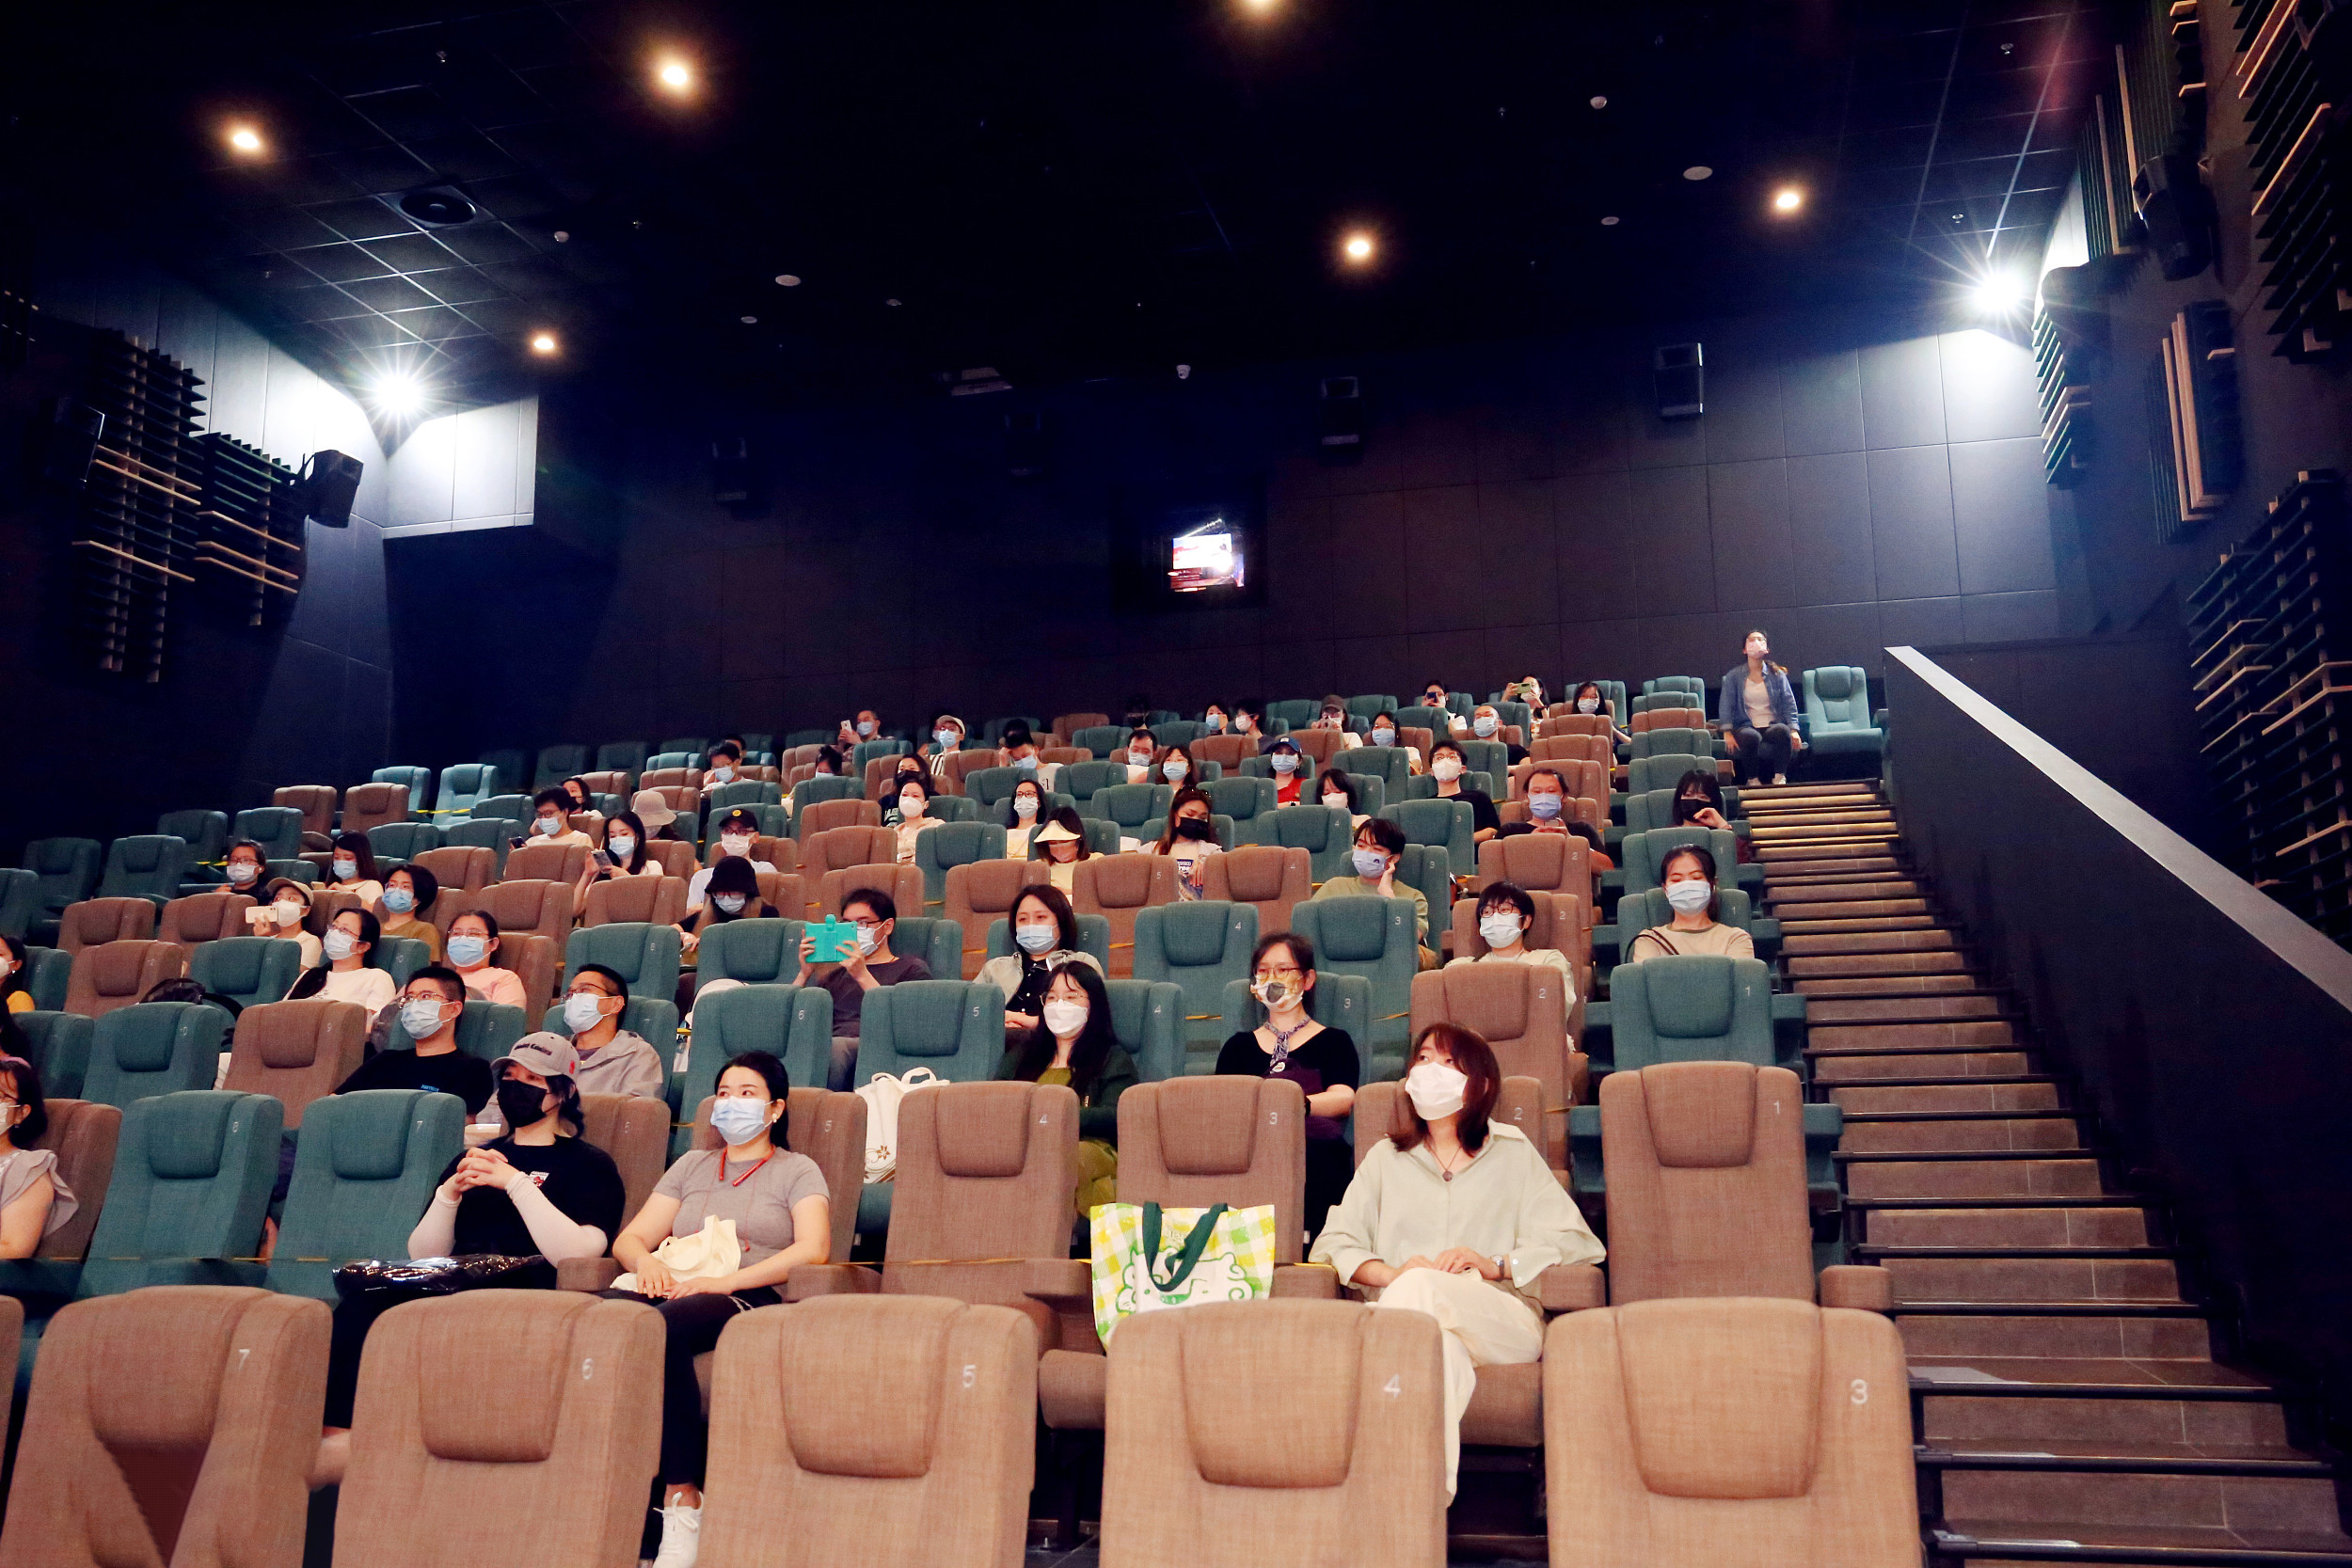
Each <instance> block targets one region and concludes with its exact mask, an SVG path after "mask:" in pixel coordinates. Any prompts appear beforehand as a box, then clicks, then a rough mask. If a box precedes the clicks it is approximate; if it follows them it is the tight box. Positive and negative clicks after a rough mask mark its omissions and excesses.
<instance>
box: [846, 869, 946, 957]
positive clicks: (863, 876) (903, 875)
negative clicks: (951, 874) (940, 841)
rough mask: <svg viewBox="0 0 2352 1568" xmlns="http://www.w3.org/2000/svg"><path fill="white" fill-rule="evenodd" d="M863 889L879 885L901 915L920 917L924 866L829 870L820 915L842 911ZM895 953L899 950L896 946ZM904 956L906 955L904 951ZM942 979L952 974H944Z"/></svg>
mask: <svg viewBox="0 0 2352 1568" xmlns="http://www.w3.org/2000/svg"><path fill="white" fill-rule="evenodd" d="M860 888H877V889H879V890H881V891H882V892H883V893H886V894H888V895H890V902H891V903H892V905H893V906H895V907H896V908H897V910H898V913H899V914H900V915H901V916H916V917H919V916H920V915H921V913H922V910H923V870H922V867H920V866H914V865H899V864H898V863H896V862H893V863H890V864H887V865H851V866H845V867H843V868H842V869H841V870H839V871H828V872H826V873H825V874H824V876H823V877H821V878H820V879H818V883H817V918H818V919H819V920H821V919H824V918H825V917H826V916H828V915H838V914H839V913H840V912H841V905H842V901H843V900H844V899H846V898H848V897H849V895H850V894H852V893H855V892H856V891H857V890H858V889H860ZM891 951H892V952H894V953H895V952H898V949H897V948H896V947H893V948H892V949H891ZM899 956H900V957H902V958H903V957H904V956H905V955H903V954H900V955H899ZM939 978H941V979H943V980H944V979H947V978H949V976H947V975H944V974H943V975H941V976H939Z"/></svg>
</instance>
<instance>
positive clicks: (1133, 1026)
mask: <svg viewBox="0 0 2352 1568" xmlns="http://www.w3.org/2000/svg"><path fill="white" fill-rule="evenodd" d="M1103 985H1104V990H1106V991H1107V992H1108V993H1109V994H1110V999H1111V1032H1112V1033H1113V1034H1115V1035H1117V1036H1118V1037H1119V1044H1120V1049H1121V1050H1123V1051H1125V1052H1126V1053H1127V1054H1128V1055H1130V1056H1132V1057H1134V1058H1135V1063H1136V1075H1137V1076H1138V1077H1140V1078H1141V1079H1142V1080H1143V1081H1144V1082H1145V1083H1147V1084H1157V1083H1160V1082H1161V1081H1163V1080H1165V1079H1169V1078H1176V1077H1181V1076H1182V1075H1183V1074H1184V992H1183V991H1182V990H1179V989H1177V987H1175V986H1174V985H1172V984H1170V983H1168V982H1167V981H1160V982H1157V983H1154V982H1151V981H1145V980H1106V981H1104V983H1103ZM1121 1098H1122V1101H1123V1099H1124V1097H1121Z"/></svg>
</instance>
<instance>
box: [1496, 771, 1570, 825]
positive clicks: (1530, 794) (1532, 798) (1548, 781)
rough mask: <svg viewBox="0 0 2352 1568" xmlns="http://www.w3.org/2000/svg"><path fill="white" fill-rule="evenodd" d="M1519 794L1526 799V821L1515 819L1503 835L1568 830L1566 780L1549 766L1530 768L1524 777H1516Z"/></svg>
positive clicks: (1522, 798)
mask: <svg viewBox="0 0 2352 1568" xmlns="http://www.w3.org/2000/svg"><path fill="white" fill-rule="evenodd" d="M1519 797H1520V799H1521V800H1525V801H1526V802H1527V820H1526V821H1524V822H1514V823H1512V824H1511V825H1510V826H1509V827H1506V828H1504V829H1502V835H1503V836H1505V837H1509V836H1512V835H1515V834H1518V833H1565V832H1567V831H1568V824H1569V817H1568V786H1567V783H1566V781H1565V780H1563V779H1562V778H1561V777H1560V775H1559V774H1558V773H1556V772H1554V771H1553V770H1552V769H1551V768H1529V769H1528V770H1527V774H1526V776H1525V777H1524V778H1522V779H1520V780H1519Z"/></svg>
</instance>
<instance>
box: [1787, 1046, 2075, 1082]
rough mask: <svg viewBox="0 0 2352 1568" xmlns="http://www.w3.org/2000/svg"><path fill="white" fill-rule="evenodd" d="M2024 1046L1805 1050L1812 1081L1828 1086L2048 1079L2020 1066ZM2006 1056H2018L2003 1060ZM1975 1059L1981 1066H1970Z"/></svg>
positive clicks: (2035, 1080)
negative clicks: (2019, 1048) (1910, 1050)
mask: <svg viewBox="0 0 2352 1568" xmlns="http://www.w3.org/2000/svg"><path fill="white" fill-rule="evenodd" d="M2025 1054H2026V1053H2024V1052H2022V1051H1937V1052H1919V1053H1908V1052H1899V1051H1828V1052H1820V1053H1815V1052H1811V1051H1808V1052H1806V1053H1805V1055H1806V1056H1807V1058H1808V1059H1812V1058H1816V1057H1819V1058H1825V1059H1814V1060H1812V1069H1813V1081H1814V1082H1815V1083H1816V1084H1819V1085H1824V1086H1828V1087H1837V1088H1844V1087H1850V1086H1851V1087H1858V1086H1861V1085H1870V1084H1880V1085H1887V1084H1913V1085H1948V1084H2046V1083H2051V1082H2054V1081H2055V1080H2053V1079H2051V1078H2050V1077H2048V1076H2047V1075H2046V1074H2042V1073H2035V1072H2025V1071H2020V1070H2018V1069H2022V1068H2026V1067H2028V1066H2030V1065H2031V1064H2029V1063H2028V1062H2026V1060H2025V1059H2024V1058H2025ZM2004 1057H2014V1058H2017V1059H2016V1060H2015V1061H2004V1060H2002V1058H2004ZM1971 1064H1978V1065H1979V1066H1980V1068H1981V1070H1979V1071H1976V1072H1971V1071H1969V1070H1968V1068H1969V1066H1970V1065H1971Z"/></svg>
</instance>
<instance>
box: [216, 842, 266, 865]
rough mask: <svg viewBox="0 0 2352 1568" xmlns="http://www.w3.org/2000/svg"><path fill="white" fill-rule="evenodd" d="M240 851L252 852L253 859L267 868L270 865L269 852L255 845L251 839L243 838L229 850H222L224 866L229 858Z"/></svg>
mask: <svg viewBox="0 0 2352 1568" xmlns="http://www.w3.org/2000/svg"><path fill="white" fill-rule="evenodd" d="M240 849H250V850H252V851H253V858H254V859H255V860H257V861H260V862H261V863H262V864H263V865H265V866H266V865H267V864H269V851H268V850H267V849H264V848H262V847H261V845H259V844H257V843H255V842H254V841H253V840H252V839H249V838H241V839H239V840H237V841H236V842H235V843H234V844H231V845H230V847H228V848H227V849H224V850H222V851H221V856H220V858H221V861H222V863H224V864H225V863H227V862H228V860H229V857H230V856H231V855H233V854H235V853H236V852H237V851H238V850H240Z"/></svg>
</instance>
